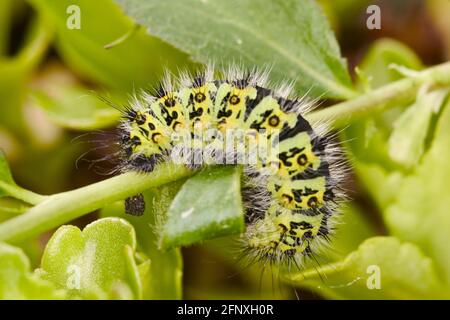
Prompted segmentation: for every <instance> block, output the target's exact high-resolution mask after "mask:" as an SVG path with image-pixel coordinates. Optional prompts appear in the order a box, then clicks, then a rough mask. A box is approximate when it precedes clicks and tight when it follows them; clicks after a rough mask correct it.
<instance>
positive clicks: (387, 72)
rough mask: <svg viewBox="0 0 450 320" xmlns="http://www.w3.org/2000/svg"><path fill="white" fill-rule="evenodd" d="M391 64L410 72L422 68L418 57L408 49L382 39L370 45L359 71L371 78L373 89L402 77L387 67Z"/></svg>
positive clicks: (399, 43) (397, 43)
mask: <svg viewBox="0 0 450 320" xmlns="http://www.w3.org/2000/svg"><path fill="white" fill-rule="evenodd" d="M392 64H396V65H400V66H403V67H406V68H408V69H412V70H420V69H422V68H423V65H422V62H421V61H420V59H419V57H418V56H417V55H416V54H415V52H414V51H413V50H411V49H410V48H409V47H407V46H406V45H404V44H403V43H401V42H399V41H397V40H394V39H389V38H382V39H379V40H377V41H375V42H374V43H373V44H372V45H371V47H370V48H369V50H368V52H367V53H366V55H365V56H364V59H363V60H362V62H361V63H360V65H359V69H361V70H362V71H363V72H364V74H366V75H368V76H370V77H371V85H372V88H374V89H375V88H379V87H381V86H383V85H385V84H388V83H390V82H393V81H396V80H399V79H401V78H402V77H403V76H402V75H401V74H399V73H398V71H397V70H394V69H391V68H390V67H389V66H390V65H392Z"/></svg>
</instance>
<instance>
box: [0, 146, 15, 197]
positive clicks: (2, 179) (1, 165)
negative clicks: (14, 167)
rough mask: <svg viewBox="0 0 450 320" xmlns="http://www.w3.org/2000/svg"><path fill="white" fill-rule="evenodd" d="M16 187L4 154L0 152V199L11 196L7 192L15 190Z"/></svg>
mask: <svg viewBox="0 0 450 320" xmlns="http://www.w3.org/2000/svg"><path fill="white" fill-rule="evenodd" d="M16 186H17V185H16V183H15V182H14V180H13V177H12V175H11V170H10V169H9V165H8V162H7V161H6V157H5V154H4V153H3V151H1V150H0V197H4V196H7V195H11V194H10V191H8V190H10V189H11V188H15V187H16Z"/></svg>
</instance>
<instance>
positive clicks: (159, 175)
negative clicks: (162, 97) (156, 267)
mask: <svg viewBox="0 0 450 320" xmlns="http://www.w3.org/2000/svg"><path fill="white" fill-rule="evenodd" d="M192 174H193V171H192V170H189V169H186V168H185V166H182V165H173V164H163V165H161V166H159V167H158V170H156V171H153V172H152V173H148V174H141V173H136V172H127V173H124V174H121V175H118V176H115V177H113V178H110V179H107V180H104V181H101V182H97V183H94V184H91V185H88V186H86V187H83V188H79V189H76V190H73V191H68V192H63V193H58V194H55V195H51V196H48V197H47V198H45V200H44V201H42V202H40V203H39V204H38V205H37V206H35V207H33V208H31V209H30V210H28V211H27V212H26V213H24V214H23V215H20V216H17V217H15V218H13V219H10V220H7V221H6V222H4V223H2V224H0V241H8V242H17V241H20V240H23V239H26V238H29V237H32V236H36V235H38V234H40V233H42V232H44V231H47V230H49V229H51V228H54V227H57V226H59V225H61V224H63V223H67V222H68V221H70V220H73V219H75V218H78V217H80V216H82V215H84V214H86V213H89V212H92V211H94V210H97V209H100V208H102V207H104V206H105V205H107V204H109V203H111V202H114V201H117V200H121V199H125V198H127V197H129V196H132V195H135V194H138V193H140V192H142V191H144V190H146V189H149V188H151V187H157V186H160V185H163V184H166V183H169V182H172V181H175V180H178V179H181V178H184V177H187V176H189V175H192Z"/></svg>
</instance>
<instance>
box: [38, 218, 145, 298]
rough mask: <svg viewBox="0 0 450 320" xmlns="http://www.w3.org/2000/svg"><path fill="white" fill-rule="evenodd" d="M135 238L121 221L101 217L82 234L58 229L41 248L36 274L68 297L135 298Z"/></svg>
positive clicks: (137, 285)
mask: <svg viewBox="0 0 450 320" xmlns="http://www.w3.org/2000/svg"><path fill="white" fill-rule="evenodd" d="M135 249H136V236H135V232H134V229H133V227H132V226H131V225H130V224H129V223H128V222H127V221H125V220H123V219H118V218H105V219H100V220H97V221H94V222H92V223H91V224H89V225H88V226H86V227H85V228H84V230H83V231H81V230H80V229H78V228H77V227H75V226H62V227H60V228H59V229H58V230H57V231H56V232H55V234H54V235H53V236H52V238H51V239H50V240H49V242H48V244H47V247H46V248H45V251H44V254H43V257H42V264H41V269H40V270H39V273H40V274H41V275H42V277H43V278H45V279H47V280H50V281H52V282H54V283H56V284H57V286H58V287H59V288H64V289H66V290H68V291H69V293H70V296H71V297H72V298H77V297H81V298H85V299H132V298H134V299H139V298H141V295H142V285H141V282H140V274H139V271H138V266H137V264H136V261H135V258H134V253H135Z"/></svg>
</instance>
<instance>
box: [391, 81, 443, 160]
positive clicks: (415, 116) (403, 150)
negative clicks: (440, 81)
mask: <svg viewBox="0 0 450 320" xmlns="http://www.w3.org/2000/svg"><path fill="white" fill-rule="evenodd" d="M449 92H450V91H449V90H448V89H440V90H436V91H433V92H430V93H425V94H422V95H421V96H419V97H418V98H417V101H416V102H415V103H414V104H413V105H411V106H410V107H408V109H407V110H406V111H405V112H404V113H403V114H402V115H401V116H400V117H399V118H398V119H397V120H396V121H395V122H394V130H393V132H392V133H391V136H390V137H389V142H388V144H389V155H390V157H391V158H392V160H394V161H395V162H397V163H399V164H401V165H403V166H405V167H406V168H411V167H412V166H413V165H415V164H417V163H418V162H419V160H420V158H421V156H422V154H423V152H424V151H425V142H426V137H427V135H428V133H429V128H430V126H431V119H432V116H433V114H436V113H438V112H439V109H440V108H441V106H442V104H443V103H444V102H445V100H446V99H447V97H448V95H449Z"/></svg>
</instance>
